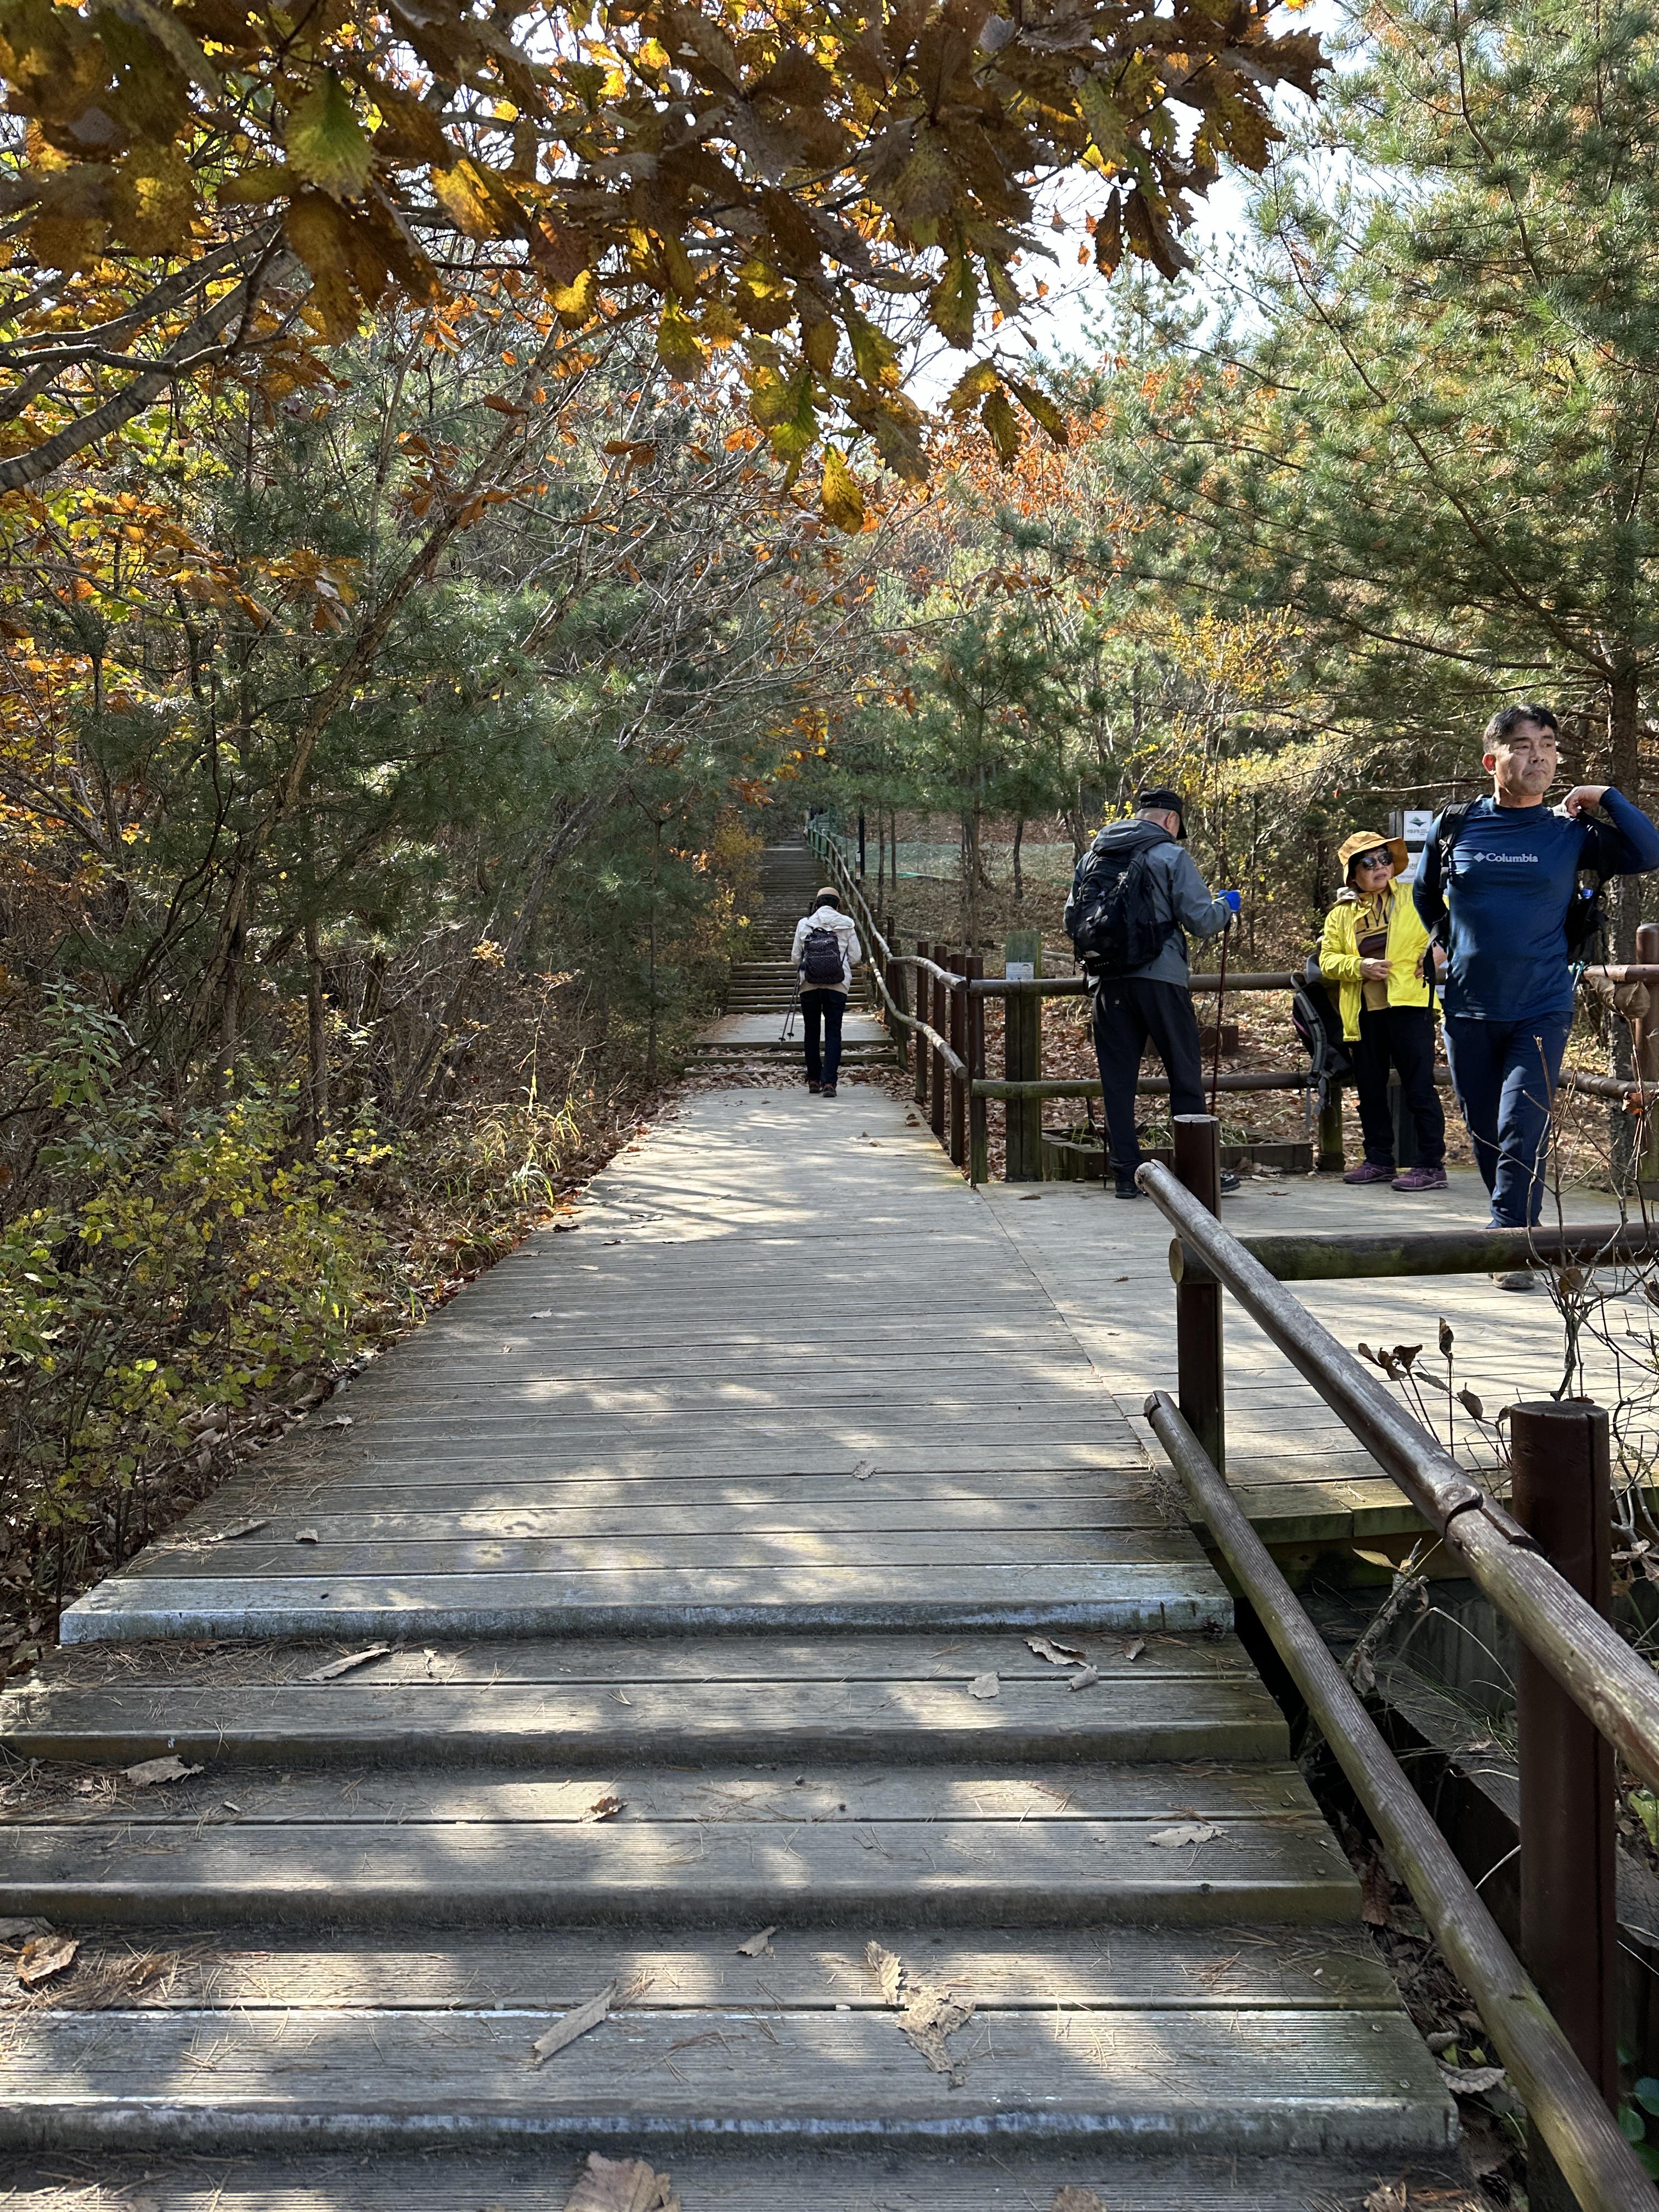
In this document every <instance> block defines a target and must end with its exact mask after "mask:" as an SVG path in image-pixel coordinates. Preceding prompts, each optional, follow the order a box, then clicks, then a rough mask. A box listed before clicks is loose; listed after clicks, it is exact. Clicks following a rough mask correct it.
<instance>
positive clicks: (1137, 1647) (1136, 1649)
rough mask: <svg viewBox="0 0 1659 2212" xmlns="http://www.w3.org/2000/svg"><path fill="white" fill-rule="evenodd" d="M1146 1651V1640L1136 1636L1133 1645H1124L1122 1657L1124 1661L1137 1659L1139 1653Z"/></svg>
mask: <svg viewBox="0 0 1659 2212" xmlns="http://www.w3.org/2000/svg"><path fill="white" fill-rule="evenodd" d="M1144 1650H1146V1638H1145V1637H1144V1636H1137V1637H1136V1638H1135V1639H1134V1642H1133V1644H1125V1645H1124V1647H1123V1656H1124V1657H1125V1658H1126V1659H1139V1656H1140V1655H1141V1653H1142V1652H1143V1651H1144Z"/></svg>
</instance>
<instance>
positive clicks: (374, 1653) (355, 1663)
mask: <svg viewBox="0 0 1659 2212" xmlns="http://www.w3.org/2000/svg"><path fill="white" fill-rule="evenodd" d="M391 1649H392V1646H391V1645H390V1644H370V1645H369V1646H368V1649H367V1650H362V1651H348V1652H347V1653H346V1656H345V1657H344V1658H343V1659H331V1660H330V1661H329V1662H328V1664H327V1666H326V1667H319V1668H318V1669H317V1671H316V1673H315V1674H301V1677H300V1680H301V1681H302V1682H331V1681H332V1680H334V1677H335V1676H336V1675H337V1674H349V1673H350V1672H351V1670H352V1668H354V1667H367V1666H368V1662H369V1661H370V1660H371V1659H384V1658H385V1657H386V1653H387V1652H388V1651H390V1650H391Z"/></svg>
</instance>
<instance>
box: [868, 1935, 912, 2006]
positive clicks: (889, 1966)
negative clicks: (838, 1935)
mask: <svg viewBox="0 0 1659 2212" xmlns="http://www.w3.org/2000/svg"><path fill="white" fill-rule="evenodd" d="M864 1963H865V1965H866V1966H867V1967H868V1968H869V1969H870V1972H872V1974H873V1975H874V1976H875V1978H876V1985H877V1987H878V1989H879V1990H880V1991H881V1999H882V2002H883V2003H884V2004H890V2005H896V2003H897V2002H898V2001H899V1992H900V1990H902V1988H903V1987H904V1961H903V1960H902V1959H901V1958H899V1957H898V1956H897V1955H896V1954H895V1953H894V1952H891V1951H888V1950H884V1948H882V1946H881V1945H880V1944H879V1943H866V1945H865V1947H864Z"/></svg>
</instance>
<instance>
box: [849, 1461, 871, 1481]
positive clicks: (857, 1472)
mask: <svg viewBox="0 0 1659 2212" xmlns="http://www.w3.org/2000/svg"><path fill="white" fill-rule="evenodd" d="M875 1471H876V1462H874V1460H872V1459H861V1460H860V1461H859V1462H857V1463H856V1465H855V1466H854V1469H853V1480H854V1482H868V1481H869V1480H870V1478H871V1476H872V1474H874V1473H875Z"/></svg>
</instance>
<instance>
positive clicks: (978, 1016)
mask: <svg viewBox="0 0 1659 2212" xmlns="http://www.w3.org/2000/svg"><path fill="white" fill-rule="evenodd" d="M963 971H964V973H965V974H966V975H967V977H968V980H969V982H970V983H977V982H978V981H979V980H980V978H981V976H982V975H984V973H985V963H984V961H983V959H982V958H981V956H980V955H979V954H978V953H977V952H970V953H969V955H968V957H967V959H966V960H965V961H964V962H963ZM963 997H964V998H965V999H966V1000H967V1001H968V1048H967V1051H966V1052H965V1053H964V1054H963V1058H964V1059H965V1060H967V1062H968V1081H969V1091H968V1180H969V1182H970V1183H973V1184H975V1185H977V1184H980V1183H982V1182H988V1181H989V1180H990V1173H991V1139H990V1133H989V1130H988V1127H987V1102H986V1101H985V1100H984V1099H983V1098H976V1097H975V1096H974V1092H973V1088H972V1086H973V1085H975V1083H981V1082H982V1081H983V1080H984V1078H985V1001H984V1000H983V999H981V998H978V997H976V996H975V994H973V993H972V992H964V993H963Z"/></svg>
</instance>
